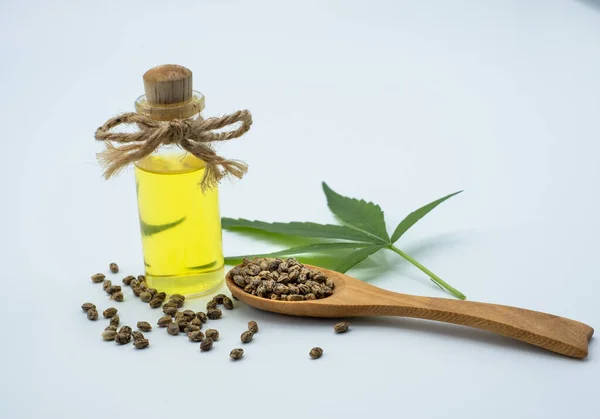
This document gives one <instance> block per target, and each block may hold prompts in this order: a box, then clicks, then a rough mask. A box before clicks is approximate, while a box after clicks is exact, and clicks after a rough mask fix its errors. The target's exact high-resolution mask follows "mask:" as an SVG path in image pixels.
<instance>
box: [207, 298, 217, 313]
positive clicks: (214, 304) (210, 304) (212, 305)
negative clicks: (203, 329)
mask: <svg viewBox="0 0 600 419" xmlns="http://www.w3.org/2000/svg"><path fill="white" fill-rule="evenodd" d="M215 308H217V302H216V301H215V300H210V301H209V302H208V303H206V310H207V311H208V310H212V309H215Z"/></svg>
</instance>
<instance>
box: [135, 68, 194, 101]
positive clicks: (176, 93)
mask: <svg viewBox="0 0 600 419" xmlns="http://www.w3.org/2000/svg"><path fill="white" fill-rule="evenodd" d="M143 78H144V90H145V92H146V100H147V101H148V103H149V104H150V105H172V104H176V103H182V102H188V101H189V100H191V99H192V94H193V91H192V72H191V71H190V70H188V69H187V68H185V67H182V66H180V65H175V64H165V65H159V66H157V67H154V68H151V69H150V70H148V71H147V72H146V73H145V74H144V77H143Z"/></svg>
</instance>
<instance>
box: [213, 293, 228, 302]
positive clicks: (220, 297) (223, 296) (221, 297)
mask: <svg viewBox="0 0 600 419" xmlns="http://www.w3.org/2000/svg"><path fill="white" fill-rule="evenodd" d="M225 297H227V296H226V295H225V294H217V295H215V296H214V298H213V300H215V301H216V302H217V304H223V298H225Z"/></svg>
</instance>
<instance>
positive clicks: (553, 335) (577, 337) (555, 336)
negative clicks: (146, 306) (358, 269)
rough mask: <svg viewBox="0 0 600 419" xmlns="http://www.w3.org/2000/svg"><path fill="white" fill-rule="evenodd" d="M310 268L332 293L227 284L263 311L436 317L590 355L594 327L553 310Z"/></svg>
mask: <svg viewBox="0 0 600 419" xmlns="http://www.w3.org/2000/svg"><path fill="white" fill-rule="evenodd" d="M305 266H307V267H311V266H309V265H305ZM312 268H315V269H318V270H320V271H321V272H323V273H324V274H325V275H327V276H328V277H329V278H331V279H332V280H333V282H334V284H335V288H334V292H333V295H331V296H329V297H326V298H323V299H319V300H310V301H278V300H271V299H267V298H261V297H257V296H254V295H252V294H248V293H247V292H245V291H244V290H243V289H241V288H240V287H239V286H237V285H236V284H235V282H233V279H232V277H231V272H229V273H227V276H226V283H227V287H229V289H230V290H231V293H232V294H233V295H234V296H235V297H236V298H237V299H239V300H240V301H243V302H245V303H247V304H249V305H251V306H253V307H256V308H259V309H261V310H266V311H271V312H275V313H282V314H288V315H292V316H306V317H329V318H332V317H357V316H404V317H414V318H418V319H428V320H437V321H441V322H446V323H454V324H460V325H463V326H470V327H474V328H477V329H482V330H487V331H490V332H493V333H498V334H500V335H504V336H509V337H512V338H515V339H518V340H522V341H523V342H527V343H530V344H532V345H536V346H539V347H541V348H544V349H548V350H550V351H553V352H557V353H559V354H562V355H566V356H570V357H574V358H585V357H586V356H587V353H588V341H589V340H590V338H591V337H592V335H593V334H594V329H592V328H591V327H590V326H588V325H586V324H583V323H580V322H577V321H575V320H570V319H566V318H564V317H559V316H554V315H552V314H546V313H540V312H538V311H532V310H526V309H523V308H516V307H509V306H502V305H497V304H487V303H477V302H473V301H460V300H451V299H447V298H431V297H418V296H414V295H408V294H399V293H396V292H391V291H386V290H384V289H381V288H377V287H375V286H373V285H369V284H367V283H365V282H362V281H359V280H358V279H355V278H352V277H351V276H348V275H345V274H340V273H338V272H334V271H330V270H328V269H323V268H320V267H316V266H312Z"/></svg>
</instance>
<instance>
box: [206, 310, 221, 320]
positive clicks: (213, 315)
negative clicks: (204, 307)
mask: <svg viewBox="0 0 600 419" xmlns="http://www.w3.org/2000/svg"><path fill="white" fill-rule="evenodd" d="M222 316H223V312H222V311H221V310H219V309H218V308H211V309H210V310H208V311H207V312H206V317H208V318H209V319H211V320H217V319H220V318H221V317H222Z"/></svg>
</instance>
